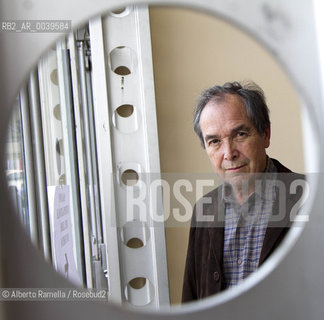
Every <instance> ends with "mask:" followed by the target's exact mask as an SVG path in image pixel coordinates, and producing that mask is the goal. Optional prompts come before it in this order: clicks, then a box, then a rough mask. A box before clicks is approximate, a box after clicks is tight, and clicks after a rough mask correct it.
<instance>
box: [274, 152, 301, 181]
mask: <svg viewBox="0 0 324 320" xmlns="http://www.w3.org/2000/svg"><path fill="white" fill-rule="evenodd" d="M271 160H272V162H273V164H274V166H275V167H276V169H277V178H278V180H282V181H283V182H285V183H292V182H293V181H297V180H306V175H305V174H301V173H297V172H293V171H292V170H290V169H289V168H287V167H286V166H284V165H283V164H282V163H281V162H279V161H278V160H276V159H273V158H271Z"/></svg>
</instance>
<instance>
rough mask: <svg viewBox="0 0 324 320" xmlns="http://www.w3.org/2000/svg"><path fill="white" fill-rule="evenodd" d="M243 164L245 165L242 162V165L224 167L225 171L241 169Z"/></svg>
mask: <svg viewBox="0 0 324 320" xmlns="http://www.w3.org/2000/svg"><path fill="white" fill-rule="evenodd" d="M245 166H246V164H242V165H239V166H235V167H230V168H226V169H225V171H229V172H235V171H239V170H240V169H242V168H243V167H245Z"/></svg>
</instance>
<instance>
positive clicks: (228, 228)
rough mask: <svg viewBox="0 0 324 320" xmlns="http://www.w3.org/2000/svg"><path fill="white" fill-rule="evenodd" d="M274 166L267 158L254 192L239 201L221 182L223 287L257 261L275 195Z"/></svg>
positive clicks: (240, 278)
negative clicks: (242, 201)
mask: <svg viewBox="0 0 324 320" xmlns="http://www.w3.org/2000/svg"><path fill="white" fill-rule="evenodd" d="M275 172H276V168H275V166H274V164H273V162H272V160H271V159H270V158H267V166H266V169H265V172H264V173H263V174H262V175H261V177H260V178H259V179H258V180H257V181H256V188H255V191H254V193H253V194H252V195H251V196H250V197H249V198H248V200H247V201H246V202H245V203H243V204H242V205H240V204H238V203H237V202H236V201H235V198H234V196H233V193H232V188H231V187H230V186H229V185H228V184H227V185H226V184H224V185H223V191H222V192H223V201H224V204H225V230H224V254H223V275H224V279H223V289H226V288H230V287H233V286H236V285H237V284H239V283H241V282H242V281H243V279H245V278H246V277H247V276H248V275H249V274H250V273H252V272H254V271H255V270H256V269H257V267H258V264H259V258H260V254H261V250H262V245H263V239H264V236H265V232H266V229H267V224H268V220H269V218H270V216H271V214H272V208H273V204H274V201H275V198H276V191H275V188H274V183H273V182H274V181H275V178H276V177H275V175H276V173H275Z"/></svg>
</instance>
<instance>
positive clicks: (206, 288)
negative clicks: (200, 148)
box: [182, 159, 305, 302]
mask: <svg viewBox="0 0 324 320" xmlns="http://www.w3.org/2000/svg"><path fill="white" fill-rule="evenodd" d="M272 161H273V163H274V165H275V166H276V168H277V171H278V177H277V180H278V181H279V184H278V185H279V188H278V190H277V192H278V194H277V196H276V201H275V204H274V209H273V214H272V216H271V217H272V219H271V218H270V221H269V223H268V227H267V230H266V233H265V237H264V241H263V247H262V251H261V255H260V260H259V266H260V265H261V264H262V263H263V262H264V261H265V260H266V259H267V258H268V257H269V256H270V255H271V253H272V252H273V251H274V250H275V249H276V248H277V247H278V245H279V244H280V242H281V241H282V239H283V238H284V236H285V235H286V233H287V231H288V230H289V227H290V225H291V223H292V222H291V209H292V208H293V206H294V205H295V204H296V202H297V201H298V200H299V199H300V197H301V195H302V190H303V188H297V192H296V194H294V193H292V192H291V190H290V185H291V183H292V182H293V181H294V180H297V179H298V180H299V179H300V180H302V181H305V177H304V176H303V175H300V174H296V173H292V172H291V171H290V170H289V169H287V168H286V167H284V166H283V165H282V164H281V163H280V162H278V161H277V160H275V159H272ZM277 180H276V181H277ZM221 190H222V189H221V187H218V188H216V189H214V190H213V191H211V192H210V193H208V194H207V195H205V196H204V197H203V198H202V199H200V200H199V201H198V202H197V203H196V205H195V208H194V211H193V216H192V220H191V228H190V235H189V245H188V252H187V259H186V266H185V274H184V282H183V291H182V302H187V301H191V300H198V299H202V298H204V297H207V296H210V295H213V294H215V293H218V292H220V291H221V290H222V281H223V272H222V270H223V246H224V223H225V222H224V220H225V219H224V217H225V207H224V204H223V201H222V199H221V196H222V195H221V194H222V192H221ZM211 217H213V219H211ZM202 220H208V221H202Z"/></svg>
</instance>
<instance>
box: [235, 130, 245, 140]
mask: <svg viewBox="0 0 324 320" xmlns="http://www.w3.org/2000/svg"><path fill="white" fill-rule="evenodd" d="M236 136H237V137H239V138H241V137H246V136H247V132H245V131H239V132H237V133H236Z"/></svg>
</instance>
